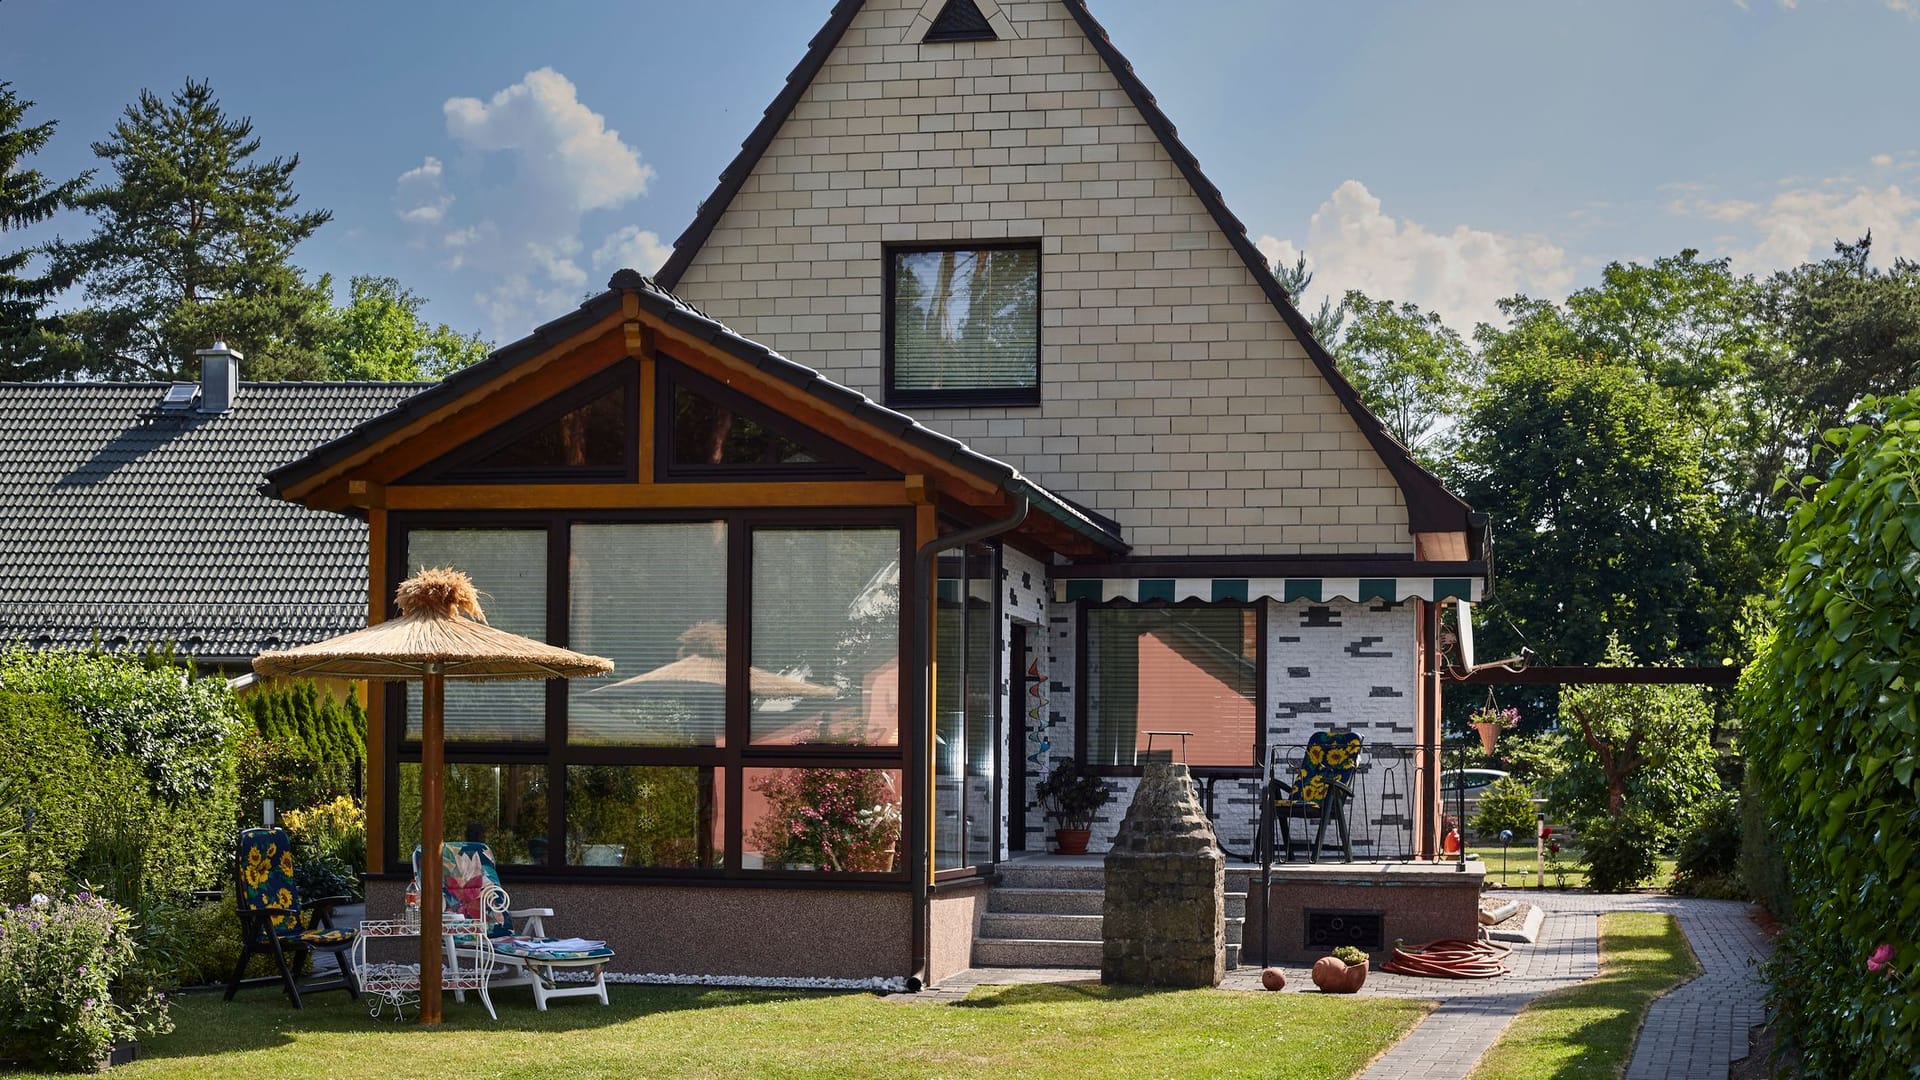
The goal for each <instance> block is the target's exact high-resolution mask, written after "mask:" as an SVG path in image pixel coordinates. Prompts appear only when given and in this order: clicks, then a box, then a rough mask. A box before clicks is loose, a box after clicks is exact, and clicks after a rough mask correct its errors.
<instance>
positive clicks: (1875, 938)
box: [1740, 392, 1920, 1077]
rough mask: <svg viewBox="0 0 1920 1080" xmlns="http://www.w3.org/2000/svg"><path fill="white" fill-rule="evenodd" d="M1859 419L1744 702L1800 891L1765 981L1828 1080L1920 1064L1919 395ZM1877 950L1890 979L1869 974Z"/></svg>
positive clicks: (1842, 444)
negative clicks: (1919, 974)
mask: <svg viewBox="0 0 1920 1080" xmlns="http://www.w3.org/2000/svg"><path fill="white" fill-rule="evenodd" d="M1863 409H1864V415H1867V416H1869V417H1870V418H1871V421H1872V422H1870V423H1857V424H1854V425H1852V426H1851V427H1847V428H1843V429H1838V430H1836V431H1832V432H1829V433H1828V434H1827V442H1828V444H1829V445H1830V446H1831V447H1832V449H1833V450H1834V451H1836V457H1835V460H1834V464H1833V468H1832V472H1831V474H1830V475H1829V476H1828V477H1827V478H1826V480H1825V482H1824V483H1821V484H1820V485H1819V486H1818V488H1817V489H1815V490H1814V493H1813V494H1812V495H1811V496H1809V497H1807V498H1805V499H1801V500H1797V501H1796V502H1795V504H1794V506H1793V509H1792V518H1791V524H1790V528H1789V532H1788V538H1787V541H1786V543H1785V545H1784V546H1783V548H1782V553H1783V556H1784V558H1783V562H1784V563H1785V566H1786V574H1785V579H1784V582H1783V585H1782V589H1781V593H1780V598H1779V604H1778V612H1777V622H1776V625H1775V627H1774V631H1773V634H1772V635H1771V637H1770V638H1769V639H1768V640H1767V641H1766V642H1764V643H1763V646H1762V648H1761V649H1760V651H1759V652H1758V654H1757V655H1756V657H1755V661H1754V663H1753V665H1752V666H1751V667H1750V668H1749V669H1748V671H1747V672H1746V675H1745V676H1744V678H1743V680H1742V684H1741V698H1740V700H1741V704H1742V708H1743V711H1744V713H1745V720H1746V724H1747V731H1748V775H1749V777H1750V778H1751V779H1752V781H1753V788H1754V792H1755V794H1756V795H1757V796H1758V797H1759V798H1760V799H1761V800H1762V802H1763V803H1764V808H1765V811H1766V815H1767V818H1768V822H1767V826H1768V828H1769V836H1770V840H1771V843H1772V844H1773V846H1774V847H1775V848H1777V849H1778V850H1779V851H1781V852H1782V853H1784V856H1785V861H1786V870H1787V875H1788V878H1789V879H1790V880H1791V881H1792V889H1791V890H1790V892H1789V895H1790V896H1791V901H1790V903H1789V910H1788V911H1787V912H1786V913H1785V914H1786V915H1787V916H1788V918H1789V923H1790V925H1789V928H1788V930H1787V932H1786V933H1785V934H1784V935H1783V936H1782V939H1781V947H1780V949H1779V950H1778V952H1777V953H1776V955H1775V958H1774V960H1773V961H1772V963H1771V965H1770V976H1771V980H1772V982H1773V986H1774V993H1775V996H1776V1000H1777V1001H1778V1003H1779V1005H1780V1006H1781V1023H1782V1024H1783V1028H1782V1033H1783V1034H1784V1035H1785V1036H1786V1037H1787V1038H1788V1039H1789V1040H1791V1041H1792V1042H1793V1043H1794V1044H1796V1045H1797V1046H1798V1047H1799V1049H1800V1052H1801V1054H1802V1061H1803V1063H1804V1065H1805V1068H1806V1071H1807V1075H1809V1076H1816V1077H1891V1076H1910V1075H1913V1073H1912V1071H1911V1070H1912V1067H1913V1062H1915V1061H1920V981H1916V978H1915V969H1916V968H1920V756H1917V755H1916V748H1917V747H1920V699H1916V691H1920V392H1915V393H1910V394H1907V395H1904V396H1901V397H1896V398H1889V399H1885V400H1881V401H1869V402H1867V403H1865V404H1864V406H1863ZM1883 943H1884V944H1888V945H1891V946H1892V948H1893V952H1894V956H1893V964H1892V969H1891V970H1890V971H1889V970H1882V971H1879V972H1874V971H1870V970H1868V965H1867V961H1868V958H1869V956H1870V954H1871V953H1872V952H1873V951H1874V950H1875V949H1876V948H1877V947H1878V946H1879V945H1881V944H1883Z"/></svg>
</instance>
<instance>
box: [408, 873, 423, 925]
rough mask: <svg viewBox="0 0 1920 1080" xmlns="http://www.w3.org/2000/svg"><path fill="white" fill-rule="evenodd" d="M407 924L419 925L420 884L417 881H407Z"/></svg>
mask: <svg viewBox="0 0 1920 1080" xmlns="http://www.w3.org/2000/svg"><path fill="white" fill-rule="evenodd" d="M407 925H408V926H419V925H420V885H419V883H417V882H408V883H407Z"/></svg>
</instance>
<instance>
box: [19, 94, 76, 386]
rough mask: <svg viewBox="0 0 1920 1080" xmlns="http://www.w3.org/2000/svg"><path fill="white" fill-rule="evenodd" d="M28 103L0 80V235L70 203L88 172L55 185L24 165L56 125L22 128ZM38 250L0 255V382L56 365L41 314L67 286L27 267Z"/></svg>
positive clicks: (41, 374)
mask: <svg viewBox="0 0 1920 1080" xmlns="http://www.w3.org/2000/svg"><path fill="white" fill-rule="evenodd" d="M32 107H33V102H31V101H26V100H23V99H22V98H21V97H20V96H19V95H17V94H15V93H14V92H13V87H12V84H10V83H4V82H0V233H6V232H12V231H16V230H19V229H24V228H26V227H27V226H29V225H33V224H36V223H38V222H42V221H45V220H47V219H48V218H50V217H52V216H53V215H54V214H55V213H58V212H59V211H61V210H63V209H65V208H67V207H69V206H71V205H73V200H74V198H75V197H76V196H78V195H79V194H80V192H81V190H82V189H83V188H84V187H85V186H86V184H87V181H88V180H89V179H91V178H92V176H93V174H92V173H87V174H85V175H82V176H77V177H75V178H73V179H71V180H68V181H66V182H65V183H59V184H56V183H54V182H53V181H51V180H49V179H47V177H46V176H45V175H44V174H42V173H41V172H40V171H39V170H38V169H29V168H26V167H25V165H24V164H23V162H25V161H26V160H27V159H28V158H30V157H32V156H33V155H35V154H37V153H39V152H40V151H41V150H42V149H43V148H44V147H45V146H46V145H47V140H48V139H51V138H52V137H53V128H54V124H55V123H56V122H55V121H52V120H48V121H46V122H45V123H40V124H35V125H33V126H31V127H28V126H26V124H25V120H26V114H27V110H28V109H30V108H32ZM37 254H39V249H38V248H34V247H25V248H21V249H19V250H17V251H0V380H10V379H45V378H51V377H55V376H58V375H61V374H64V373H65V372H64V371H63V370H62V367H61V362H60V360H61V356H60V350H59V349H58V345H59V341H60V338H59V334H58V331H59V324H58V322H57V320H55V319H53V318H52V317H50V316H46V315H43V314H42V309H43V308H45V307H46V304H47V301H48V300H50V299H52V298H53V296H54V294H55V293H57V292H59V291H60V290H61V289H62V288H63V287H64V286H65V284H66V282H64V281H62V280H61V278H60V276H59V275H58V274H54V273H40V274H35V273H34V272H33V270H32V269H31V266H30V264H31V263H32V261H33V258H34V256H35V255H37Z"/></svg>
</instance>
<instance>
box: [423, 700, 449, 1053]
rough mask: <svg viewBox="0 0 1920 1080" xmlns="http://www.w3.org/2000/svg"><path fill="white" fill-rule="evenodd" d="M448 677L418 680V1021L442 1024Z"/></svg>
mask: <svg viewBox="0 0 1920 1080" xmlns="http://www.w3.org/2000/svg"><path fill="white" fill-rule="evenodd" d="M446 685H447V684H446V676H445V675H443V674H442V673H441V671H440V665H438V664H432V665H429V666H428V668H427V677H426V679H425V680H424V681H422V682H421V684H420V1022H421V1023H422V1024H438V1023H439V1022H440V951H441V942H440V872H441V868H440V840H441V834H442V832H443V831H444V826H443V824H442V822H441V820H440V818H441V814H442V806H441V798H440V774H441V773H442V772H443V771H444V769H443V768H442V765H441V762H442V760H443V759H444V758H445V756H446V737H445V726H444V718H443V716H442V710H443V709H444V707H445V697H446Z"/></svg>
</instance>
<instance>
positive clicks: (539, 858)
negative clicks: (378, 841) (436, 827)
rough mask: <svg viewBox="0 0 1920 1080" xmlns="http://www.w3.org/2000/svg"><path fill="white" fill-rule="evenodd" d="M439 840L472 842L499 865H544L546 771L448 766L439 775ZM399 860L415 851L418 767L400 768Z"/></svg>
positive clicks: (541, 767)
mask: <svg viewBox="0 0 1920 1080" xmlns="http://www.w3.org/2000/svg"><path fill="white" fill-rule="evenodd" d="M440 787H441V800H440V805H441V808H442V809H441V813H442V820H443V821H444V822H445V823H446V824H445V833H444V839H447V840H476V841H479V842H481V843H484V844H486V845H487V846H489V847H491V848H493V858H494V861H495V862H498V863H503V864H505V863H521V864H532V865H536V866H537V865H540V864H543V863H545V862H546V861H547V767H546V766H545V765H475V764H470V763H459V764H450V765H447V766H446V767H445V771H444V772H443V773H442V774H441V781H440ZM394 810H395V812H396V813H397V814H398V815H399V825H400V857H401V858H403V859H405V858H409V857H411V856H412V854H413V849H414V848H417V847H419V846H420V763H419V762H417V761H403V762H401V763H400V796H399V799H398V800H397V802H396V805H395V807H394Z"/></svg>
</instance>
